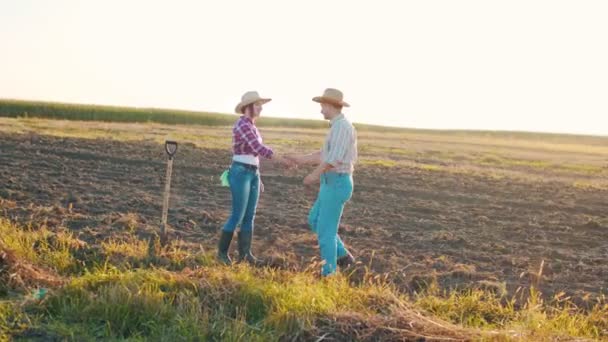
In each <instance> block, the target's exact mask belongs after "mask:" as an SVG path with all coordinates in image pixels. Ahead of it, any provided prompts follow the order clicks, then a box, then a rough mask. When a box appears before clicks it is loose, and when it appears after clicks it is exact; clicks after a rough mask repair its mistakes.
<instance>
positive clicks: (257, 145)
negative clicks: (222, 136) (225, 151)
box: [232, 116, 273, 159]
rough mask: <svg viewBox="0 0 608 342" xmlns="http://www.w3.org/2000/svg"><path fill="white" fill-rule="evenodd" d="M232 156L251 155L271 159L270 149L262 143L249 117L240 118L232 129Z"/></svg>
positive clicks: (260, 136) (258, 132)
mask: <svg viewBox="0 0 608 342" xmlns="http://www.w3.org/2000/svg"><path fill="white" fill-rule="evenodd" d="M232 151H233V153H234V155H251V156H254V157H257V156H262V157H264V158H268V159H270V158H272V154H273V152H272V149H271V148H270V147H268V146H266V145H264V144H263V143H262V135H261V134H260V131H258V128H257V127H255V125H254V124H253V121H251V119H250V118H249V117H246V116H241V118H240V119H239V120H238V121H237V122H236V124H234V127H233V128H232Z"/></svg>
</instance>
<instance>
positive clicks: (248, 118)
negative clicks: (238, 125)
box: [241, 115, 253, 124]
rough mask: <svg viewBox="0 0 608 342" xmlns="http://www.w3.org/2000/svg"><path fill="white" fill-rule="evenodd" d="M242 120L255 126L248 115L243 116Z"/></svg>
mask: <svg viewBox="0 0 608 342" xmlns="http://www.w3.org/2000/svg"><path fill="white" fill-rule="evenodd" d="M241 120H245V121H247V122H249V123H250V124H253V120H251V118H250V117H248V116H246V115H242V116H241Z"/></svg>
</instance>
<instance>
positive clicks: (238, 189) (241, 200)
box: [223, 163, 260, 232]
mask: <svg viewBox="0 0 608 342" xmlns="http://www.w3.org/2000/svg"><path fill="white" fill-rule="evenodd" d="M228 182H229V183H230V192H231V193H232V213H231V214H230V218H229V219H228V221H227V222H226V224H224V228H223V229H224V231H226V232H234V231H235V230H236V227H237V226H239V225H240V226H241V231H242V232H245V231H253V220H254V219H255V210H256V207H257V205H258V198H259V197H260V172H259V170H252V169H249V168H247V167H245V166H244V165H242V164H239V163H233V164H232V165H231V166H230V173H229V174H228Z"/></svg>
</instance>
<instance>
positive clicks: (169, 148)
mask: <svg viewBox="0 0 608 342" xmlns="http://www.w3.org/2000/svg"><path fill="white" fill-rule="evenodd" d="M165 151H166V152H167V155H168V156H169V159H168V160H167V175H166V176H165V193H164V195H163V213H162V217H161V221H160V239H161V242H163V243H164V242H166V241H167V212H168V210H169V193H170V191H171V173H173V156H175V153H176V152H177V142H175V141H169V140H167V141H165Z"/></svg>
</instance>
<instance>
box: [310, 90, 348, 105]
mask: <svg viewBox="0 0 608 342" xmlns="http://www.w3.org/2000/svg"><path fill="white" fill-rule="evenodd" d="M312 100H313V101H315V102H319V103H329V104H332V105H334V106H342V107H350V105H349V104H348V103H346V102H344V95H343V94H342V92H341V91H339V90H338V89H333V88H327V89H325V91H324V92H323V95H322V96H317V97H313V99H312Z"/></svg>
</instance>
